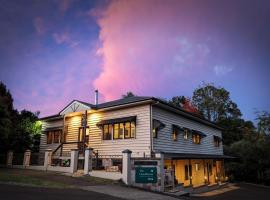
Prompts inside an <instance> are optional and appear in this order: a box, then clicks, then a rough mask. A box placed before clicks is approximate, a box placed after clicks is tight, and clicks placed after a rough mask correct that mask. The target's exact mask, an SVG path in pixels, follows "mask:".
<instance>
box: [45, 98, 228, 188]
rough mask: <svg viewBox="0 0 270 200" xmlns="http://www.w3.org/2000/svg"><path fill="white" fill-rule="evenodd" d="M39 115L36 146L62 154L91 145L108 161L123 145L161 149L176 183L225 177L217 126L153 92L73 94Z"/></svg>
mask: <svg viewBox="0 0 270 200" xmlns="http://www.w3.org/2000/svg"><path fill="white" fill-rule="evenodd" d="M41 121H42V130H43V134H42V137H41V141H40V152H44V151H45V150H46V149H52V150H53V152H54V153H55V155H58V156H61V155H64V154H65V153H68V152H69V151H70V149H73V148H79V149H80V150H83V149H84V148H85V147H91V148H93V149H94V151H95V152H96V153H98V155H99V156H100V158H101V161H102V158H104V159H105V158H106V160H108V158H109V159H111V161H112V162H109V163H111V165H114V163H117V156H121V155H122V151H123V150H125V149H129V150H131V151H132V157H151V156H153V154H154V153H156V152H163V153H164V156H165V168H166V169H171V170H174V173H175V178H176V180H177V182H178V183H182V184H184V185H185V186H187V185H190V184H192V185H195V186H196V185H201V184H205V183H208V184H211V183H215V182H217V181H218V180H221V179H224V163H223V160H224V158H225V156H224V155H223V147H222V134H221V128H220V127H218V126H217V125H215V124H214V123H212V122H210V121H207V120H205V119H202V118H200V117H198V116H196V115H194V114H191V113H189V112H186V111H184V110H182V109H180V108H178V107H175V106H172V105H170V104H168V103H167V102H165V101H163V100H160V99H157V98H154V97H141V96H135V97H129V98H124V99H119V100H115V101H110V102H106V103H100V104H98V102H97V100H96V103H95V104H89V103H85V102H82V101H78V100H74V101H72V102H71V103H70V104H68V105H67V106H66V107H65V108H64V109H63V110H61V111H60V112H59V114H57V115H54V116H48V117H44V118H42V119H41ZM57 152H58V154H57ZM59 152H60V153H59ZM82 152H83V151H82ZM82 156H83V155H82ZM101 163H102V164H104V165H105V164H108V162H101Z"/></svg>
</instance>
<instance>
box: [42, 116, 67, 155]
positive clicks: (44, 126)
mask: <svg viewBox="0 0 270 200" xmlns="http://www.w3.org/2000/svg"><path fill="white" fill-rule="evenodd" d="M60 126H63V119H58V120H53V121H42V129H41V130H42V134H41V137H40V145H39V151H40V152H44V151H45V150H46V149H52V150H54V149H56V148H57V147H58V146H59V144H47V134H46V133H45V132H44V130H46V129H47V128H54V127H60Z"/></svg>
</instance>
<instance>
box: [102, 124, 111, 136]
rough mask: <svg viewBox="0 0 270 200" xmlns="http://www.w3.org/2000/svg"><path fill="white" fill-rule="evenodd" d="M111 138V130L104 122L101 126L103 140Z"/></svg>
mask: <svg viewBox="0 0 270 200" xmlns="http://www.w3.org/2000/svg"><path fill="white" fill-rule="evenodd" d="M111 139H112V132H111V129H109V125H108V124H106V125H104V126H103V140H111Z"/></svg>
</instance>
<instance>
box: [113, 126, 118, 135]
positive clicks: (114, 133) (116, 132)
mask: <svg viewBox="0 0 270 200" xmlns="http://www.w3.org/2000/svg"><path fill="white" fill-rule="evenodd" d="M113 139H119V124H114V130H113Z"/></svg>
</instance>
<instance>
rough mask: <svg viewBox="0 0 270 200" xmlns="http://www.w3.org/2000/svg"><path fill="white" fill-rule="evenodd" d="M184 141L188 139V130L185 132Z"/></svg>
mask: <svg viewBox="0 0 270 200" xmlns="http://www.w3.org/2000/svg"><path fill="white" fill-rule="evenodd" d="M184 139H185V140H187V139H188V129H185V130H184Z"/></svg>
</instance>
